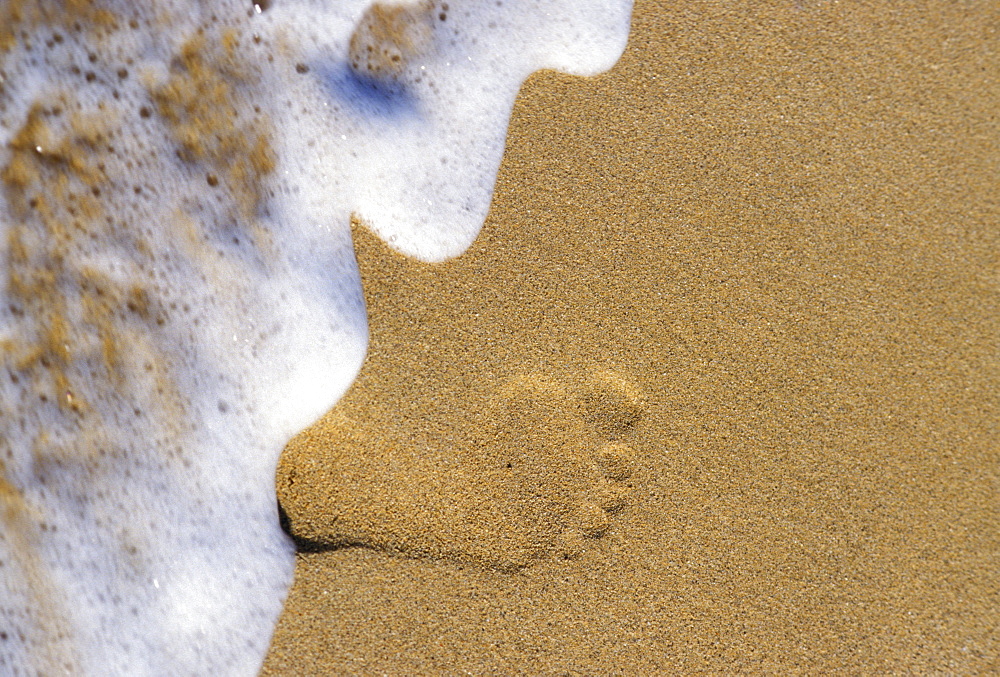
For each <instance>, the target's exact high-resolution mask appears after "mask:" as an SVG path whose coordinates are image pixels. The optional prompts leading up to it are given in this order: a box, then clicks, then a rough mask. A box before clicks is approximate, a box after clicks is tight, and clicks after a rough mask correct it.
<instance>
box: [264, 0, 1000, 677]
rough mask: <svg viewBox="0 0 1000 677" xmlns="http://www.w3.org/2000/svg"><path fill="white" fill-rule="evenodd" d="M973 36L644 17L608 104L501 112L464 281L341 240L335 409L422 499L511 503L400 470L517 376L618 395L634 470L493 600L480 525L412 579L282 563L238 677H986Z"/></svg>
mask: <svg viewBox="0 0 1000 677" xmlns="http://www.w3.org/2000/svg"><path fill="white" fill-rule="evenodd" d="M998 30H1000V6H996V5H991V4H990V3H964V2H951V1H949V2H945V1H940V2H939V1H936V0H935V1H929V2H923V3H912V4H899V3H893V2H876V3H866V4H865V5H864V6H862V5H860V4H858V3H836V2H826V1H821V0H795V1H793V0H787V1H783V2H773V3H759V2H729V1H725V2H722V1H718V2H695V3H679V2H676V3H675V2H669V1H665V0H648V1H647V0H637V2H636V6H635V11H634V16H633V32H632V36H631V39H630V43H629V47H628V49H627V50H626V52H625V55H624V56H623V57H622V59H621V61H620V62H619V64H618V65H617V66H616V67H615V68H614V69H613V70H612V71H611V72H610V73H608V74H606V75H604V76H601V77H597V78H594V79H581V78H574V77H570V76H565V75H558V74H554V73H551V72H543V73H539V74H536V75H535V76H533V77H532V78H531V79H530V80H529V81H528V82H527V83H526V84H525V86H524V88H523V90H522V94H521V96H520V97H519V99H518V102H517V104H516V106H515V110H514V115H513V118H512V120H511V123H510V132H509V136H508V142H507V151H506V155H505V158H504V161H503V165H502V167H501V170H500V174H499V178H498V182H497V188H496V193H495V195H494V200H493V204H492V207H491V211H490V215H489V218H488V220H487V222H486V224H485V227H484V228H483V231H482V233H481V235H480V237H479V239H478V240H477V241H476V243H475V244H474V245H473V247H472V248H471V249H470V250H469V251H468V252H467V253H466V254H464V255H462V256H461V257H459V258H457V259H454V260H452V261H449V262H447V263H443V264H435V265H430V264H423V263H419V262H417V261H414V260H410V259H406V258H404V257H402V256H400V255H398V254H395V253H393V252H392V251H391V250H390V249H389V248H388V247H386V246H385V245H384V244H382V243H381V242H380V241H379V240H377V239H376V238H375V237H374V236H373V235H371V234H369V233H367V232H366V231H365V230H364V229H363V228H362V227H361V226H358V227H357V228H356V229H355V235H356V251H357V256H358V262H359V265H360V268H361V271H362V277H363V281H364V285H365V296H366V303H367V307H368V313H369V319H370V331H371V342H370V348H369V354H368V358H367V362H366V364H365V367H364V368H363V370H362V372H361V375H360V376H359V378H358V380H357V382H356V383H355V384H354V386H353V387H352V389H351V390H350V391H349V392H348V394H347V395H346V396H345V397H344V399H343V400H342V401H341V403H340V404H339V405H338V407H337V411H338V412H341V413H342V415H344V416H347V417H349V418H350V419H351V420H353V421H360V422H362V423H363V425H364V426H365V428H366V430H373V431H386V432H385V435H386V437H387V438H388V437H391V438H392V439H394V440H401V441H402V442H401V445H402V446H401V447H399V448H400V449H401V451H400V452H399V453H400V454H401V455H403V456H406V457H407V458H410V457H411V456H414V455H415V456H416V457H417V460H415V461H413V467H414V468H416V469H417V470H415V471H414V472H415V473H416V474H415V475H414V474H412V473H411V475H410V477H409V481H411V482H412V490H413V491H417V492H419V491H427V492H431V491H432V490H433V487H435V486H442V487H446V488H447V487H458V488H457V489H447V490H448V491H456V492H458V493H461V496H458V493H456V503H458V504H463V501H464V502H469V501H470V500H473V499H474V497H476V496H477V495H479V493H478V492H480V491H481V496H482V501H483V502H484V503H485V504H492V502H493V501H494V498H495V496H496V492H502V491H506V489H507V488H505V487H503V486H500V485H495V484H491V483H490V482H492V480H490V481H486V480H483V483H482V485H481V486H480V485H479V484H477V480H476V477H477V476H476V474H475V472H472V471H470V473H469V474H467V475H463V476H462V479H459V480H449V481H444V480H442V479H441V477H439V475H447V471H446V470H440V469H439V470H438V471H434V472H431V471H429V470H428V469H427V468H428V463H427V459H428V458H435V459H436V458H439V457H440V459H444V460H442V463H445V462H446V461H447V459H448V458H450V455H451V454H466V455H469V457H471V458H477V454H478V453H479V451H480V450H481V449H482V445H483V444H484V443H483V442H482V439H481V437H480V436H479V435H478V433H477V428H478V426H479V422H480V420H481V417H480V412H483V411H486V410H488V409H489V406H490V405H489V402H491V401H492V399H491V398H495V397H496V393H497V392H501V391H503V389H504V388H505V387H507V386H505V384H510V383H511V382H518V379H524V378H525V377H531V378H540V379H543V380H544V379H551V380H552V382H559V383H563V384H566V385H565V388H566V391H567V392H570V393H572V392H577V391H579V390H580V388H585V385H581V384H585V382H586V381H587V379H588V378H592V375H593V374H595V373H613V374H616V375H618V377H620V378H621V379H623V380H624V381H627V382H628V383H629V384H631V385H632V386H634V387H635V389H636V390H637V392H641V393H642V398H641V399H642V407H641V411H639V412H638V414H637V416H636V418H637V420H635V421H630V422H628V425H624V424H623V425H622V426H621V429H620V430H618V431H617V432H615V433H614V434H609V435H608V438H609V439H613V440H617V441H620V442H622V443H623V444H626V445H627V446H628V448H629V449H631V450H632V452H633V457H632V464H633V465H634V470H633V471H632V472H631V474H630V475H629V476H628V477H627V479H625V480H623V482H624V484H625V485H627V496H626V497H625V499H624V501H623V502H622V504H621V505H616V506H615V508H614V510H611V511H610V514H609V522H608V524H607V525H606V526H602V527H601V528H600V529H594V530H593V533H591V534H590V535H588V536H587V537H586V538H585V539H584V540H582V541H581V542H580V543H578V544H577V545H578V546H579V547H578V548H577V550H575V551H574V552H573V553H572V556H556V555H557V554H558V553H557V551H556V550H554V549H553V550H552V552H550V553H549V555H551V556H549V555H547V556H544V557H538V558H536V559H533V560H531V561H530V562H529V563H528V565H527V566H523V567H513V568H511V570H504V569H503V568H498V567H496V566H492V565H490V564H489V562H490V561H494V560H493V559H491V558H492V557H494V555H496V556H497V557H500V555H497V553H499V552H501V551H502V550H503V548H504V547H505V546H504V545H503V544H502V543H499V542H496V539H495V537H494V534H495V533H496V530H497V525H495V524H491V523H490V522H489V520H487V519H485V518H484V519H483V520H480V521H479V522H474V521H473V522H469V523H468V524H466V525H465V526H466V527H467V529H464V530H462V532H461V533H458V531H457V530H456V531H454V532H453V533H439V532H440V531H441V529H439V528H437V527H435V526H434V525H435V524H437V523H436V522H434V521H433V519H434V518H433V516H432V517H431V518H430V519H431V521H430V522H428V524H429V525H430V526H429V527H428V530H429V531H430V532H434V533H431V534H430V535H429V536H428V539H430V540H428V541H427V542H428V543H432V545H428V546H426V547H424V548H423V550H420V548H417V550H420V552H418V553H416V554H412V553H411V555H409V556H407V555H405V554H404V555H401V554H398V553H390V552H386V551H385V549H379V548H377V547H309V548H303V549H302V550H301V552H300V554H299V557H298V562H297V568H296V574H295V584H294V587H293V588H292V590H291V592H290V593H289V597H288V600H287V603H286V607H285V612H284V615H283V617H282V619H281V621H280V623H279V626H278V628H277V629H276V631H275V635H274V638H273V642H272V646H271V651H270V654H269V655H268V658H267V661H266V663H265V665H264V668H263V673H262V674H264V675H275V676H277V675H334V674H390V675H413V674H476V675H479V674H495V675H510V674H567V675H570V674H572V675H576V674H581V675H583V674H586V675H612V674H623V675H625V674H630V675H638V674H644V675H653V674H678V673H691V672H696V671H707V672H714V673H726V674H733V673H829V672H836V673H859V672H902V673H927V672H949V673H960V674H985V673H991V672H996V671H998V670H1000V634H998V632H997V627H998V625H1000V569H998V567H997V562H998V561H1000V428H998V420H1000V399H998V396H997V393H998V392H1000V350H998V348H1000V346H998V339H1000V312H998V308H1000V284H998V283H1000V277H998V276H1000V260H998V257H1000V209H998V203H997V198H996V194H997V189H998V187H1000V185H998V176H1000V148H998V144H1000V133H998V127H997V118H996V115H997V113H996V111H997V110H998V109H1000V84H998V81H997V80H998V74H1000V56H998V50H997V46H998V44H1000V41H998V38H1000V36H998ZM544 382H545V383H548V382H549V381H544ZM630 387H631V386H630ZM637 411H638V410H637ZM337 415H340V414H337ZM325 425H327V426H329V425H330V423H329V421H326V423H325ZM598 427H600V426H598ZM373 434H375V433H373ZM378 434H381V433H378ZM595 434H596V433H595ZM310 435H311V436H307V438H308V439H309V440H313V441H314V442H312V443H314V444H315V445H317V448H316V449H314V450H313V452H314V453H313V454H312V457H313V458H314V459H323V458H325V457H326V456H324V454H326V455H329V453H331V452H330V450H329V448H328V447H329V446H330V445H334V446H335V445H336V443H337V435H336V434H333V433H331V432H330V430H329V429H328V430H326V432H324V429H323V428H322V426H321V427H320V428H318V429H316V430H314V431H312V432H311V433H310ZM322 445H327V447H325V448H323V449H321V448H318V447H319V446H322ZM300 446H301V445H300ZM358 449H359V452H358V453H360V452H361V451H363V449H361V448H360V447H359V448H358ZM342 453H354V452H353V451H352V450H351V449H347V450H346V451H343V452H342ZM421 459H422V460H421ZM289 462H290V461H288V459H286V461H285V463H286V465H287V464H288V463H289ZM421 463H423V465H421ZM358 467H360V468H362V469H364V467H365V466H364V465H363V463H362V464H361V465H359V466H358ZM472 467H473V468H475V467H476V466H475V465H474V464H473V466H472ZM508 467H510V466H509V465H508ZM301 472H303V473H304V472H306V471H305V470H302V471H301ZM312 472H313V473H314V474H315V473H320V475H322V472H324V471H323V470H322V468H320V469H319V470H317V469H315V468H314V469H313V470H312ZM435 472H437V474H435ZM421 473H426V476H424V475H421ZM362 479H363V475H362ZM374 481H376V480H373V482H374ZM512 481H514V480H512ZM449 482H450V483H449ZM463 482H464V484H463ZM320 486H321V487H322V486H323V485H322V484H320ZM407 486H408V487H409V486H410V485H407ZM409 490H410V489H407V488H406V487H404V488H403V489H400V491H409ZM285 491H286V494H285V495H286V496H288V495H289V494H288V493H287V492H288V491H291V492H292V498H293V499H294V498H295V496H294V491H295V489H294V488H291V489H290V488H289V487H285ZM280 492H281V487H279V493H280ZM463 492H464V493H463ZM376 495H377V494H376ZM470 497H471V498H470ZM447 499H448V496H447V495H446V496H443V497H442V496H438V497H437V500H441V501H442V502H443V503H447ZM310 500H311V499H310ZM416 502H417V503H419V501H416ZM310 505H312V508H309V505H306V507H305V508H302V510H303V511H304V512H303V513H302V514H300V515H298V516H297V519H299V520H300V521H303V522H308V521H309V520H310V519H311V517H310V514H309V510H310V509H312V510H313V511H314V512H315V516H316V518H317V519H319V517H321V516H322V513H323V511H324V506H323V505H322V504H320V503H318V502H317V503H315V504H310ZM498 514H506V513H503V511H502V510H501V511H500V512H499V513H498ZM557 517H558V516H557ZM397 518H398V519H400V520H403V521H406V520H410V521H411V522H416V523H419V522H420V520H421V519H423V518H421V517H420V516H419V515H418V514H416V513H414V514H413V515H411V516H408V515H402V516H400V515H389V516H388V517H386V518H385V519H387V520H392V519H397ZM378 519H382V518H378ZM553 519H556V518H553ZM559 519H562V517H559ZM543 521H544V520H543ZM389 528H390V527H387V529H389ZM548 528H550V527H549V526H546V525H542V526H540V527H539V532H538V533H539V534H541V535H540V536H537V538H539V539H542V540H544V538H546V536H545V534H546V533H549V532H548V531H545V529H548ZM551 528H552V529H554V528H555V527H551ZM435 529H437V531H435ZM390 531H391V529H390ZM372 538H373V541H372V542H375V541H377V538H376V537H375V536H373V537H372ZM531 538H535V536H532V537H531ZM529 540H530V539H529ZM477 544H478V545H477ZM480 546H481V550H476V548H479V547H480ZM472 550H475V552H477V553H479V552H481V553H485V554H484V555H482V558H481V559H482V561H483V562H486V563H485V564H480V563H478V562H479V561H480V560H478V559H477V557H480V556H479V555H475V556H472V555H470V556H469V557H467V558H463V557H462V556H461V554H460V555H459V556H455V555H454V552H459V553H461V552H465V551H472ZM546 552H548V551H546ZM436 553H444V554H442V555H441V556H436ZM448 553H451V554H448ZM487 560H489V561H487Z"/></svg>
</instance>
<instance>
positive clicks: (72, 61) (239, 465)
mask: <svg viewBox="0 0 1000 677" xmlns="http://www.w3.org/2000/svg"><path fill="white" fill-rule="evenodd" d="M630 10H631V2H630V0H572V1H568V0H549V1H547V2H542V1H529V0H502V1H498V0H468V1H466V2H462V1H460V0H454V1H451V2H411V3H407V4H400V5H372V4H371V3H370V2H367V1H365V0H342V1H338V2H319V1H317V0H270V1H269V2H264V1H263V0H261V2H259V3H258V4H256V5H253V4H250V3H249V2H236V1H234V0H226V1H219V2H213V3H200V2H180V1H178V2H168V1H166V0H162V1H157V2H145V3H127V2H116V1H113V0H107V1H104V2H88V1H86V0H79V1H77V2H61V1H55V0H35V1H34V2H32V1H29V0H5V2H4V3H3V4H0V167H2V170H0V171H2V205H0V229H2V233H0V265H2V270H3V277H2V282H0V289H2V303H0V360H2V365H0V500H2V508H3V512H2V531H0V673H3V674H13V675H21V674H24V675H27V674H36V673H37V674H94V675H115V674H121V675H143V674H149V675H158V674H170V675H174V674H211V673H216V674H252V673H254V672H255V671H257V670H258V669H259V666H260V664H261V661H262V658H263V656H264V653H265V652H266V650H267V646H268V642H269V641H270V637H271V633H272V630H273V628H274V624H275V622H276V619H277V617H278V614H279V613H280V611H281V606H282V603H283V601H284V597H285V594H286V591H287V589H288V586H289V584H290V582H291V577H292V570H293V566H294V551H293V547H292V544H291V543H290V541H289V539H288V538H287V537H286V536H285V534H284V533H283V532H282V531H281V528H280V526H279V523H278V515H277V508H276V503H275V496H274V472H275V466H276V463H277V459H278V455H279V453H280V452H281V449H282V447H283V446H284V445H285V443H286V442H287V441H288V440H289V439H290V438H291V437H292V435H294V434H295V433H296V432H298V431H299V430H301V429H302V428H303V427H305V426H306V425H308V424H309V423H311V422H312V421H313V420H315V419H316V418H317V417H318V416H319V415H321V414H322V413H323V412H324V411H326V410H327V409H329V408H330V407H331V406H332V405H333V404H334V403H335V402H336V401H337V399H338V398H339V397H340V396H341V394H342V393H343V392H344V391H345V390H346V389H347V387H348V386H349V384H350V382H351V381H352V379H353V378H354V376H355V374H356V373H357V371H358V369H359V368H360V365H361V362H362V360H363V358H364V352H365V347H366V342H367V326H366V318H365V311H364V304H363V301H362V295H361V285H360V280H359V276H358V271H357V266H356V263H355V260H354V254H353V249H352V246H351V236H350V222H351V218H352V214H353V215H355V216H357V217H358V218H360V219H361V220H362V221H363V222H364V223H365V224H366V225H368V226H369V227H370V228H371V229H372V230H374V231H375V232H376V233H378V234H379V235H380V236H381V237H383V238H385V239H386V240H387V241H388V242H389V243H390V244H391V245H392V246H393V247H395V248H396V249H398V250H399V251H401V252H403V253H406V254H409V255H412V256H414V257H417V258H420V259H422V260H426V261H434V260H442V259H445V258H448V257H451V256H456V255H458V254H460V253H461V252H462V251H463V250H464V249H465V248H466V247H467V246H468V245H469V243H470V242H472V240H473V239H474V238H475V236H476V234H477V233H478V231H479V229H480V227H481V225H482V222H483V219H484V217H485V215H486V211H487V209H488V207H489V201H490V196H491V193H492V189H493V183H494V180H495V176H496V170H497V168H498V166H499V163H500V158H501V155H502V151H503V142H504V136H505V133H506V126H507V120H508V116H509V114H510V111H511V108H512V105H513V101H514V97H515V95H516V93H517V90H518V88H519V86H520V84H521V83H522V82H523V80H524V78H526V77H527V76H528V75H529V74H530V73H531V72H533V71H535V70H538V69H540V68H556V69H559V70H563V71H566V72H569V73H574V74H579V75H590V74H595V73H598V72H600V71H603V70H606V69H607V68H609V67H610V66H611V65H612V64H613V63H614V62H615V60H616V59H617V58H618V56H619V55H620V54H621V52H622V50H623V48H624V45H625V41H626V38H627V35H628V28H629V15H630Z"/></svg>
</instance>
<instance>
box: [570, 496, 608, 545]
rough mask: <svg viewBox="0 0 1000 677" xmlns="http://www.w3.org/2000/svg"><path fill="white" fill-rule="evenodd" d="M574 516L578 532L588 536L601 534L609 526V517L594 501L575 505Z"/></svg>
mask: <svg viewBox="0 0 1000 677" xmlns="http://www.w3.org/2000/svg"><path fill="white" fill-rule="evenodd" d="M575 517H576V523H577V527H578V528H579V530H580V532H581V533H582V534H583V535H584V536H588V537H590V538H597V537H599V536H603V535H604V532H606V531H607V530H608V527H609V526H611V518H609V517H608V513H607V512H605V511H604V509H603V508H601V506H599V505H597V504H596V503H589V502H587V503H582V504H580V505H579V506H578V507H577V510H576V515H575Z"/></svg>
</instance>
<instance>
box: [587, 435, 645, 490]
mask: <svg viewBox="0 0 1000 677" xmlns="http://www.w3.org/2000/svg"><path fill="white" fill-rule="evenodd" d="M595 460H596V461H597V465H598V467H600V469H601V471H602V472H603V473H604V476H605V477H607V478H608V479H609V480H614V481H616V482H624V481H625V480H627V479H628V478H629V477H631V476H632V473H633V472H635V452H634V451H633V450H632V447H630V446H629V445H627V444H622V443H620V442H615V443H611V444H606V445H604V446H603V447H602V448H601V449H599V450H598V452H597V454H596V455H595Z"/></svg>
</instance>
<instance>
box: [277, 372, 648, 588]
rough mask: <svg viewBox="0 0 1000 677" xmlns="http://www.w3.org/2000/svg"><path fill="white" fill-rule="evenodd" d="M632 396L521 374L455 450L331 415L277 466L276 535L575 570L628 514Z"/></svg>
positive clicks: (605, 381) (621, 387)
mask: <svg viewBox="0 0 1000 677" xmlns="http://www.w3.org/2000/svg"><path fill="white" fill-rule="evenodd" d="M643 409H644V404H643V397H642V394H641V392H640V391H639V389H638V388H637V387H635V386H634V385H632V384H631V383H630V382H629V381H627V380H626V379H625V378H623V377H622V376H620V375H618V374H616V373H613V372H607V371H604V372H598V373H595V374H592V375H590V376H589V377H588V378H586V379H585V380H584V382H583V383H582V385H578V386H576V387H573V386H570V385H567V384H564V383H562V382H560V381H557V380H555V379H552V378H549V377H546V376H542V375H537V374H531V375H527V376H521V377H517V378H514V379H512V380H511V381H509V382H508V383H506V384H505V385H504V386H503V387H502V388H500V389H499V391H498V392H497V393H496V396H495V398H494V401H493V403H492V405H491V406H490V407H489V409H488V411H486V412H485V413H484V414H483V416H482V417H481V418H482V422H481V424H480V425H478V426H477V430H478V432H477V434H476V435H475V436H474V437H473V438H472V439H469V440H467V441H466V442H465V443H464V444H462V445H458V448H454V447H452V446H451V445H449V444H439V445H427V444H424V443H421V442H417V441H416V438H407V437H404V436H400V435H390V434H388V433H387V432H386V430H385V429H383V428H380V427H379V426H378V425H377V424H374V423H373V424H368V425H366V424H364V423H361V422H359V421H354V420H350V419H348V418H347V417H346V416H344V415H343V414H341V413H338V411H337V410H334V411H333V412H331V413H330V414H329V415H327V417H325V418H324V419H323V420H322V421H321V422H320V423H319V424H318V425H316V426H313V427H312V428H310V429H309V430H307V431H305V432H304V433H302V434H300V435H299V436H297V437H296V438H295V439H293V440H292V441H291V442H290V443H289V445H288V446H287V447H286V449H285V452H284V454H283V455H282V459H281V462H280V464H279V466H278V473H277V492H278V500H279V503H280V505H281V508H282V510H283V512H284V514H285V516H286V518H287V520H286V527H287V529H288V531H289V532H290V533H291V534H292V536H293V537H294V538H296V539H297V540H298V541H299V543H300V544H301V545H305V546H312V547H343V546H365V547H370V548H376V549H380V550H386V551H390V552H398V553H402V554H407V555H411V556H424V557H433V558H440V559H449V560H457V561H464V562H473V563H476V564H479V565H483V566H488V567H493V568H499V569H504V570H516V569H520V568H522V567H525V566H527V565H529V564H530V563H531V562H532V561H535V560H538V559H542V558H547V557H564V558H573V557H577V556H579V555H580V554H582V553H583V552H584V551H585V549H586V547H587V544H588V542H591V541H593V540H594V539H597V538H599V537H601V536H602V535H604V533H605V532H606V531H607V529H608V527H609V526H610V523H611V517H612V515H613V514H614V513H615V512H616V511H618V510H620V509H621V508H622V507H623V506H624V505H625V503H626V500H627V497H628V494H629V491H630V490H631V488H632V485H631V484H630V483H629V481H630V479H631V478H632V477H633V473H634V470H635V466H636V458H635V453H634V452H633V450H632V447H631V446H629V445H628V444H627V442H626V439H627V438H628V437H629V436H630V434H631V432H632V430H633V429H634V427H635V426H636V424H637V423H638V422H639V420H640V418H641V417H642V414H643Z"/></svg>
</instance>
